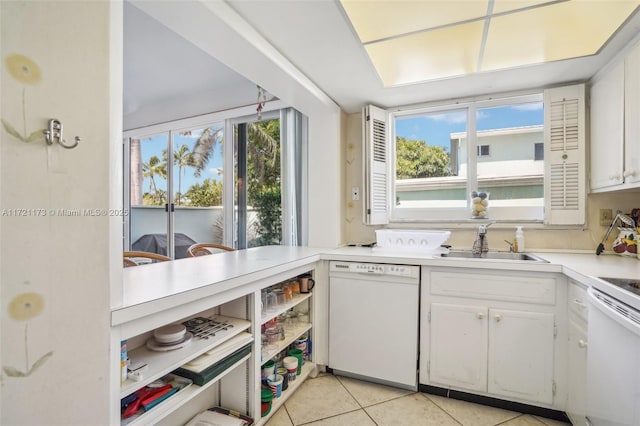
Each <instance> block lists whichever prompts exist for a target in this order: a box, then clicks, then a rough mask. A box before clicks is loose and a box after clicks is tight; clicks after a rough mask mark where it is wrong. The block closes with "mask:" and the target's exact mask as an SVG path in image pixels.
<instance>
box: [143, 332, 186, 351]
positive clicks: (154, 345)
mask: <svg viewBox="0 0 640 426" xmlns="http://www.w3.org/2000/svg"><path fill="white" fill-rule="evenodd" d="M191 339H193V334H192V333H190V332H187V333H186V334H185V335H184V339H182V340H181V341H179V342H176V343H172V344H170V345H167V344H163V343H159V342H158V341H156V339H155V338H153V337H152V338H150V339H149V340H147V348H148V349H151V350H152V351H157V352H166V351H172V350H174V349H180V348H182V347H184V346H186V345H188V344H189V343H191Z"/></svg>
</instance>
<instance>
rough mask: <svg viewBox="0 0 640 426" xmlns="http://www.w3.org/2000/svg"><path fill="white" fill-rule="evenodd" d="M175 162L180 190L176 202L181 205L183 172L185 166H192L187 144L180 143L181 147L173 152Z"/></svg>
mask: <svg viewBox="0 0 640 426" xmlns="http://www.w3.org/2000/svg"><path fill="white" fill-rule="evenodd" d="M173 163H174V164H175V165H176V166H178V192H177V197H176V198H177V199H176V204H177V205H178V206H179V205H180V197H182V172H183V169H184V168H185V167H187V166H191V164H192V160H191V152H190V151H189V147H188V146H187V145H184V144H183V145H180V148H179V149H178V150H177V151H174V152H173Z"/></svg>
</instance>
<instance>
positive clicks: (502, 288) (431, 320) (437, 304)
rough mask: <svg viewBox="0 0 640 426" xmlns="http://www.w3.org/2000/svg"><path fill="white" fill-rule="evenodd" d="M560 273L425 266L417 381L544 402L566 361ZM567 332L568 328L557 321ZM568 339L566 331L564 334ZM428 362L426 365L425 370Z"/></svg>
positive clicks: (549, 402)
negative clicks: (558, 366)
mask: <svg viewBox="0 0 640 426" xmlns="http://www.w3.org/2000/svg"><path fill="white" fill-rule="evenodd" d="M559 279H560V278H559V277H557V276H556V275H555V274H547V275H545V274H537V273H526V272H522V271H495V270H464V271H461V270H459V269H458V270H456V269H453V268H426V267H425V268H423V272H422V289H421V291H422V293H421V307H422V308H421V309H422V311H421V329H420V333H421V334H420V337H421V340H420V383H421V384H425V385H432V386H437V387H444V388H451V389H456V390H462V391H467V392H472V393H476V394H483V395H487V396H490V397H493V398H498V399H506V400H511V401H516V402H524V403H528V404H531V405H538V406H543V407H554V408H564V401H563V400H562V399H561V398H555V397H554V396H555V392H556V387H557V382H558V380H560V381H562V380H564V378H563V375H562V373H559V372H558V371H557V370H558V368H557V365H558V364H559V363H560V360H561V359H563V358H562V356H563V350H564V346H563V344H562V343H561V342H560V341H559V340H558V338H557V336H558V324H563V320H564V318H565V314H564V312H565V311H564V308H563V309H558V307H557V303H558V302H559V301H563V302H564V301H565V300H566V295H563V291H566V288H565V287H564V286H560V285H558V282H557V280H559ZM559 328H560V333H562V334H563V335H564V336H566V327H564V326H562V325H560V327H559ZM565 338H566V337H565ZM425 366H426V368H425Z"/></svg>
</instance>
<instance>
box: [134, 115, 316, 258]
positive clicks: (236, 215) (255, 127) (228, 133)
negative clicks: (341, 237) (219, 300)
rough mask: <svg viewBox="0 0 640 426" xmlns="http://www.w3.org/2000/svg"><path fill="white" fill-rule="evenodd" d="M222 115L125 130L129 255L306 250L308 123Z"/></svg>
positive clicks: (297, 119) (301, 119) (294, 117)
mask: <svg viewBox="0 0 640 426" xmlns="http://www.w3.org/2000/svg"><path fill="white" fill-rule="evenodd" d="M241 111H242V112H243V113H244V114H248V113H250V112H251V109H247V110H241ZM227 113H228V112H225V113H224V114H227ZM244 114H243V115H244ZM221 115H222V113H215V114H211V115H208V116H201V117H198V118H197V119H185V120H179V121H175V122H169V123H164V124H160V125H156V126H152V127H150V128H145V129H136V130H133V131H129V132H127V133H125V136H126V138H125V143H126V146H127V149H125V156H126V158H127V160H126V161H125V164H126V166H127V170H126V171H125V176H127V178H128V179H126V180H125V188H124V193H125V203H126V204H127V205H128V206H129V211H130V212H131V214H130V216H128V217H125V248H126V249H138V250H143V251H152V252H156V253H161V254H166V255H169V256H170V257H175V258H181V257H185V256H186V249H187V248H188V247H189V246H190V245H191V244H193V243H195V242H211V243H219V244H224V245H227V246H233V247H236V248H246V247H253V246H260V245H267V244H286V245H304V244H306V238H307V232H306V226H307V222H306V216H305V215H306V200H307V199H306V195H305V194H304V193H305V191H304V188H306V179H305V178H304V177H305V176H306V165H307V159H306V153H307V151H306V141H307V138H306V130H307V125H306V117H304V116H303V115H302V114H301V113H299V112H298V111H295V110H294V109H292V108H286V109H282V110H272V111H267V112H265V113H263V118H264V120H262V121H256V116H255V113H252V114H251V115H250V116H243V117H239V116H240V114H238V115H236V116H233V115H231V116H230V115H226V116H221ZM238 117H239V118H238Z"/></svg>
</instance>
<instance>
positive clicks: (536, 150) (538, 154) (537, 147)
mask: <svg viewBox="0 0 640 426" xmlns="http://www.w3.org/2000/svg"><path fill="white" fill-rule="evenodd" d="M533 159H534V161H542V160H544V143H543V142H539V143H535V144H534V145H533Z"/></svg>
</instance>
